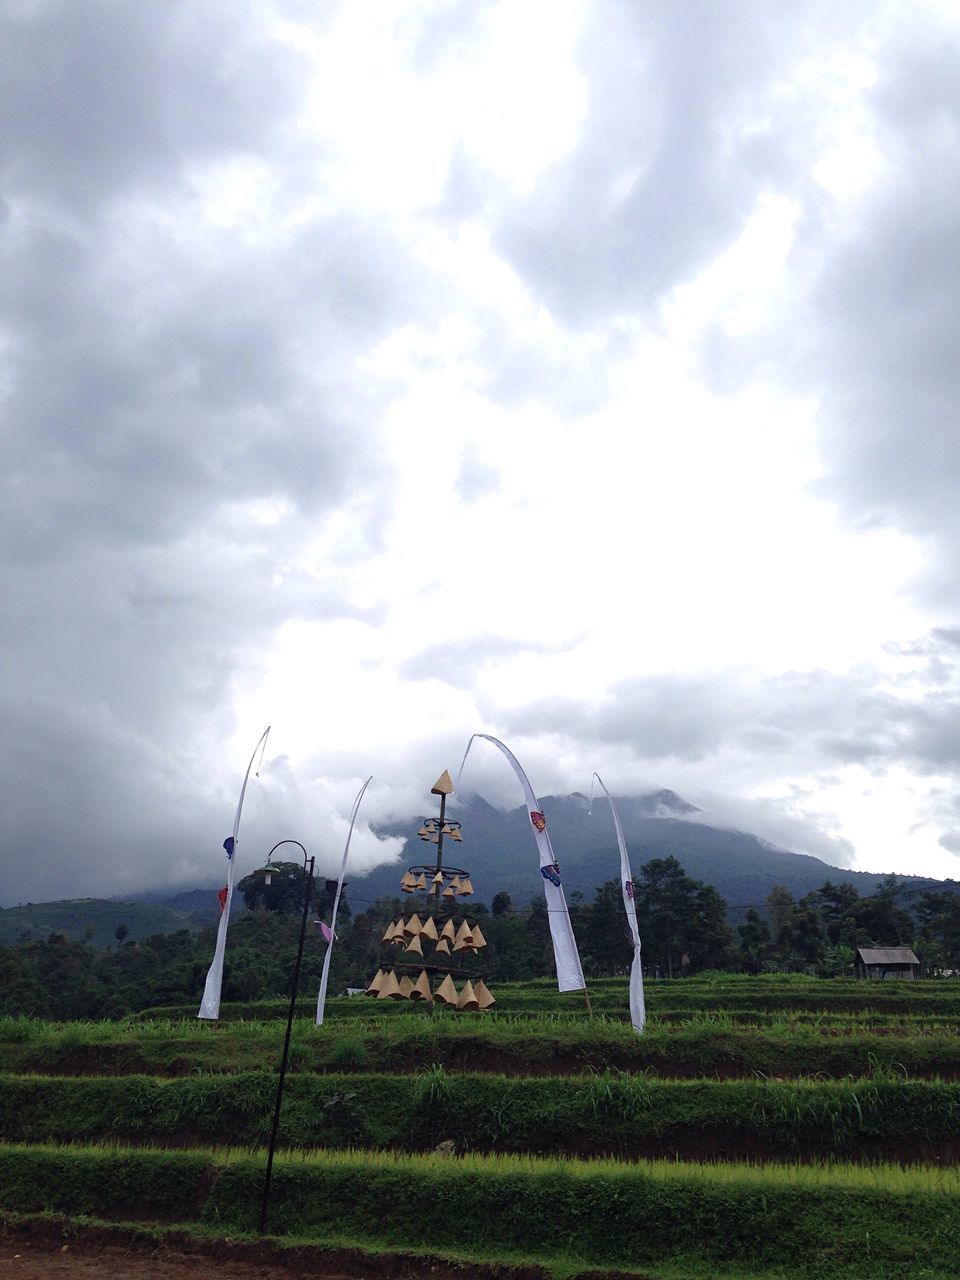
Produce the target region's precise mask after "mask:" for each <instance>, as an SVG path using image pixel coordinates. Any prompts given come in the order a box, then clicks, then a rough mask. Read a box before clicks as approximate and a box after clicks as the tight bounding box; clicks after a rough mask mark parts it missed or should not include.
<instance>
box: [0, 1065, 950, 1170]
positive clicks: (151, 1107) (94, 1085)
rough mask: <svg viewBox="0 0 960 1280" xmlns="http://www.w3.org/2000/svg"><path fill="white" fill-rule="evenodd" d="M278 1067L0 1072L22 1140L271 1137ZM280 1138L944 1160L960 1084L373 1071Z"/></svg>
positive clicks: (311, 1094) (311, 1102)
mask: <svg viewBox="0 0 960 1280" xmlns="http://www.w3.org/2000/svg"><path fill="white" fill-rule="evenodd" d="M274 1088H275V1076H274V1075H273V1074H272V1073H268V1072H244V1073H239V1074H236V1075H226V1074H224V1075H219V1076H211V1075H207V1076H194V1077H185V1078H181V1079H167V1080H161V1079H155V1078H153V1077H147V1076H118V1077H112V1078H110V1077H107V1078H102V1077H96V1078H87V1077H60V1076H58V1077H45V1076H29V1075H24V1076H7V1077H3V1078H0V1135H2V1136H3V1137H4V1138H5V1139H7V1140H16V1141H29V1142H37V1141H46V1140H56V1141H80V1142H91V1141H98V1140H102V1139H105V1138H118V1139H123V1140H125V1141H135V1142H140V1143H152V1144H162V1143H166V1144H170V1145H174V1146H185V1145H192V1144H195V1143H217V1142H220V1141H222V1140H223V1139H224V1138H225V1137H229V1139H230V1140H231V1141H239V1142H242V1143H245V1144H246V1145H249V1146H260V1145H263V1144H264V1143H265V1142H266V1140H267V1136H268V1134H269V1125H270V1120H271V1116H272V1103H273V1096H274ZM280 1132H281V1139H282V1141H283V1142H285V1143H289V1144H293V1145H298V1146H302V1147H310V1146H341V1145H351V1146H355V1147H358V1148H377V1149H387V1148H393V1149H402V1150H420V1149H424V1148H429V1147H432V1146H434V1145H436V1144H437V1143H438V1142H441V1141H446V1140H450V1141H452V1142H453V1143H455V1145H456V1147H457V1150H460V1151H464V1150H475V1151H500V1152H504V1151H523V1152H538V1153H542V1154H547V1153H577V1154H581V1155H594V1154H595V1155H607V1154H618V1155H625V1156H634V1157H635V1156H649V1155H654V1154H664V1155H667V1154H669V1155H677V1156H685V1157H690V1156H694V1157H696V1156H703V1155H710V1156H713V1157H715V1158H718V1159H736V1158H737V1157H738V1156H739V1155H741V1154H742V1152H743V1151H744V1150H749V1151H751V1152H752V1153H754V1155H755V1156H756V1158H758V1159H766V1160H774V1159H780V1160H784V1159H786V1160H789V1159H792V1158H795V1157H796V1156H798V1155H803V1156H805V1157H808V1158H810V1157H844V1158H856V1157H861V1158H864V1159H874V1160H876V1159H898V1160H902V1161H904V1162H916V1161H923V1160H935V1159H939V1158H943V1156H944V1155H945V1154H949V1153H950V1152H951V1151H952V1144H954V1143H955V1142H956V1139H957V1135H958V1133H960V1085H956V1084H949V1083H943V1082H937V1081H919V1080H903V1079H875V1080H833V1081H830V1080H826V1081H782V1082H781V1081H770V1080H728V1081H716V1080H693V1081H664V1080H657V1079H654V1078H651V1077H646V1076H637V1075H624V1074H622V1073H604V1074H596V1073H594V1074H588V1075H585V1076H568V1077H563V1078H560V1077H503V1076H495V1075H475V1074H468V1073H450V1072H447V1071H445V1070H444V1069H443V1068H442V1067H439V1066H438V1067H435V1068H433V1069H431V1070H428V1071H424V1072H422V1073H420V1074H418V1075H412V1076H411V1075H407V1076H403V1075H397V1074H390V1075H380V1074H376V1073H372V1072H363V1073H338V1074H326V1075H315V1074H311V1073H307V1072H303V1073H300V1074H298V1075H292V1076H290V1077H288V1080H287V1087H286V1093H285V1099H284V1109H283V1115H282V1123H281V1131H280Z"/></svg>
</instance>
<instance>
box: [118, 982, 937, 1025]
mask: <svg viewBox="0 0 960 1280" xmlns="http://www.w3.org/2000/svg"><path fill="white" fill-rule="evenodd" d="M645 994H646V1004H647V1009H648V1011H649V1012H650V1013H652V1014H655V1015H656V1014H662V1015H664V1016H671V1017H676V1016H678V1015H682V1014H684V1013H702V1012H735V1011H751V1012H753V1011H756V1012H760V1013H763V1012H765V1013H767V1014H770V1013H774V1012H785V1013H788V1012H806V1013H829V1012H833V1013H852V1014H856V1013H871V1012H874V1013H883V1014H886V1015H891V1014H892V1015H918V1014H920V1015H924V1016H931V1015H933V1016H939V1017H947V1018H953V1019H960V984H954V983H948V982H936V983H934V982H930V983H919V982H913V983H908V982H896V983H879V982H861V983H856V984H853V983H848V984H842V985H838V986H832V985H831V983H830V982H829V981H822V982H819V983H817V984H814V983H810V984H809V985H808V986H801V985H799V984H787V983H782V984H770V985H768V986H762V985H754V986H746V985H744V986H736V985H734V984H732V983H728V984H723V985H721V984H719V983H717V984H713V985H710V986H706V985H698V984H697V983H695V982H694V981H692V980H690V981H688V980H686V979H680V980H676V981H674V982H670V983H666V982H662V983H658V984H653V983H650V984H648V985H647V988H646V993H645ZM494 995H495V996H496V1000H497V1004H496V1007H495V1008H494V1009H493V1010H490V1011H489V1012H488V1014H487V1015H485V1016H490V1015H493V1016H496V1015H497V1014H498V1013H521V1012H524V1013H566V1014H576V1013H580V1012H585V1003H584V999H583V994H582V993H581V992H563V993H561V992H558V991H557V990H556V988H551V987H547V986H535V985H534V984H532V983H523V984H515V985H513V986H511V985H504V986H500V987H496V988H495V989H494ZM590 999H591V1004H592V1006H593V1009H594V1011H595V1012H597V1013H604V1014H612V1015H616V1016H619V1017H626V1016H627V1007H628V999H627V987H626V983H625V981H624V980H623V979H615V980H614V979H611V980H608V981H607V982H606V983H604V984H597V985H596V986H591V988H590ZM371 1003H374V1002H373V1001H371V1000H369V999H367V998H364V997H360V996H357V997H353V998H346V997H335V998H332V999H331V1000H329V1001H328V1003H327V1016H328V1017H330V1018H332V1019H340V1018H358V1017H359V1018H364V1017H367V1016H368V1011H367V1006H368V1005H370V1004H371ZM376 1004H377V1006H378V1008H383V1009H386V1008H387V1007H388V1002H387V1001H376ZM392 1007H393V1008H394V1009H396V1010H397V1012H398V1013H402V1012H405V1011H408V1008H409V1006H408V1005H407V1003H406V1002H405V1001H400V1002H397V1003H396V1004H393V1005H392ZM286 1011H287V1002H286V1001H284V1000H279V999H278V1000H259V1001H255V1002H249V1003H235V1004H224V1005H223V1006H222V1007H221V1018H222V1019H224V1020H229V1019H234V1018H238V1017H241V1018H246V1019H254V1020H262V1019H268V1018H276V1017H283V1016H285V1015H286ZM195 1016H196V1008H195V1007H194V1006H192V1005H170V1006H163V1007H159V1008H155V1009H145V1010H143V1011H142V1012H140V1013H138V1014H133V1015H131V1018H132V1019H135V1020H146V1021H149V1020H151V1019H153V1018H157V1017H161V1018H189V1017H195ZM469 1016H471V1015H466V1018H469ZM473 1016H476V1015H473Z"/></svg>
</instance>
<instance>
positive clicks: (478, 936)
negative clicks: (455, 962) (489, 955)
mask: <svg viewBox="0 0 960 1280" xmlns="http://www.w3.org/2000/svg"><path fill="white" fill-rule="evenodd" d="M473 945H474V946H475V947H485V946H486V945H487V940H486V938H485V937H484V936H483V934H482V933H481V932H480V926H479V925H478V924H475V925H474V926H473Z"/></svg>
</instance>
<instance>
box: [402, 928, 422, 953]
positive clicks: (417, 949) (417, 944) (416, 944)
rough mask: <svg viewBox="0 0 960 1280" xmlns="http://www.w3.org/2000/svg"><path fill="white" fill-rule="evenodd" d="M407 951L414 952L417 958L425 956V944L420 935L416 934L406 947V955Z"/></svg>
mask: <svg viewBox="0 0 960 1280" xmlns="http://www.w3.org/2000/svg"><path fill="white" fill-rule="evenodd" d="M407 951H412V952H413V954H414V955H416V956H422V955H423V943H422V942H421V941H420V935H419V933H415V934H414V935H413V937H412V938H411V939H410V943H409V945H408V946H406V947H404V953H406V952H407Z"/></svg>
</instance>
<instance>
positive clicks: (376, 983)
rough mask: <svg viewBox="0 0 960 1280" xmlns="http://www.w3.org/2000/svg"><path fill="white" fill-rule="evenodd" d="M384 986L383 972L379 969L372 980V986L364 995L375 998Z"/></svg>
mask: <svg viewBox="0 0 960 1280" xmlns="http://www.w3.org/2000/svg"><path fill="white" fill-rule="evenodd" d="M382 986H383V970H382V969H378V970H377V972H376V973H375V974H374V975H373V977H372V978H371V979H370V985H369V987H367V989H366V991H365V992H364V994H365V995H368V996H375V995H376V994H377V992H378V991H379V990H380V988H381V987H382Z"/></svg>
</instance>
